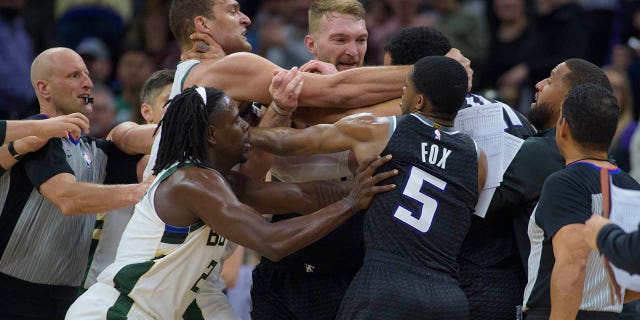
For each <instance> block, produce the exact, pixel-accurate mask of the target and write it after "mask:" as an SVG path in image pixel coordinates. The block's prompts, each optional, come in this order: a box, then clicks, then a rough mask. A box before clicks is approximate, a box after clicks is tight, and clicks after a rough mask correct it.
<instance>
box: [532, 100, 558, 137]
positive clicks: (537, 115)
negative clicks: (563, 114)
mask: <svg viewBox="0 0 640 320" xmlns="http://www.w3.org/2000/svg"><path fill="white" fill-rule="evenodd" d="M553 114H554V112H553V108H552V107H551V105H549V104H548V103H536V105H535V107H534V108H531V110H529V114H528V115H527V119H529V122H531V124H532V125H533V126H534V127H536V129H538V131H540V130H544V129H547V124H548V123H549V120H551V117H553Z"/></svg>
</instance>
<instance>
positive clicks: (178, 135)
mask: <svg viewBox="0 0 640 320" xmlns="http://www.w3.org/2000/svg"><path fill="white" fill-rule="evenodd" d="M205 91H206V93H207V104H206V105H205V104H204V100H203V99H202V97H201V96H200V94H199V93H198V92H197V91H196V86H193V87H191V88H188V89H185V90H184V91H183V92H182V93H181V94H179V95H177V96H175V98H173V99H172V100H171V102H170V104H169V106H168V108H167V111H166V112H165V114H164V116H163V117H162V120H161V121H160V123H159V124H158V128H160V127H161V126H162V136H161V138H160V146H159V148H158V157H157V160H156V163H155V165H154V167H153V173H154V174H156V175H157V174H158V173H160V172H161V171H162V170H164V169H167V168H169V167H170V166H171V165H173V164H174V163H176V162H177V163H178V167H182V166H184V164H185V163H186V162H190V163H191V164H193V165H195V166H198V167H201V168H207V167H211V164H210V162H209V159H208V148H209V147H208V145H207V142H206V139H205V135H206V132H207V129H208V127H209V117H210V115H211V114H212V113H214V112H215V111H216V109H218V105H219V104H220V103H219V102H220V100H221V99H222V98H223V97H224V92H222V91H221V90H218V89H215V88H205ZM157 130H158V129H156V131H157Z"/></svg>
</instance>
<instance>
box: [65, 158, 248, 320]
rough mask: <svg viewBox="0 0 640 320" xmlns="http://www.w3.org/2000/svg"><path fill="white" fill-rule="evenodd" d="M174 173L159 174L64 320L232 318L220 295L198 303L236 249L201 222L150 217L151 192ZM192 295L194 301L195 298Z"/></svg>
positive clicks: (152, 200)
mask: <svg viewBox="0 0 640 320" xmlns="http://www.w3.org/2000/svg"><path fill="white" fill-rule="evenodd" d="M177 170H178V167H177V165H174V166H172V167H171V168H169V169H167V170H164V171H163V172H161V173H160V174H159V175H158V178H156V180H155V181H154V182H153V184H152V186H151V187H150V188H149V191H148V192H147V194H146V195H145V196H144V198H143V199H142V200H141V201H140V203H138V204H137V205H136V208H135V212H134V214H133V216H132V217H131V221H130V222H129V224H128V225H127V228H126V229H125V231H124V234H123V236H122V240H121V241H120V246H119V247H118V254H117V256H116V261H115V262H114V263H113V264H112V265H110V266H109V267H107V268H106V269H105V270H104V272H102V273H101V274H100V276H98V283H96V284H95V285H93V286H92V287H91V288H89V290H88V291H87V292H85V293H84V294H83V295H82V296H80V298H78V300H76V302H75V303H74V304H73V305H72V306H71V308H70V309H69V312H68V313H67V319H182V318H185V319H187V318H190V317H196V318H200V319H202V318H205V319H213V318H220V319H229V318H232V319H234V318H236V317H237V316H235V315H234V314H233V313H232V312H231V311H230V306H229V305H228V303H227V300H226V298H225V297H224V296H223V295H222V294H220V298H219V299H210V298H208V299H204V301H202V300H203V299H201V297H202V295H200V294H198V293H199V291H200V288H201V287H203V285H204V283H206V282H207V278H209V277H218V276H219V273H220V270H221V267H222V261H223V260H224V259H225V258H227V257H228V256H229V255H231V253H232V252H233V250H235V247H236V245H235V244H233V243H231V242H230V241H228V240H227V239H225V238H224V237H222V236H220V235H219V234H218V233H216V232H215V231H214V230H211V228H209V227H208V226H207V225H205V224H204V223H203V222H202V221H199V222H197V223H195V224H193V225H191V226H188V227H175V226H171V225H168V224H165V223H164V222H163V221H162V220H160V218H159V217H158V215H157V214H156V211H155V207H154V195H155V191H156V189H157V187H158V185H159V184H160V182H162V181H163V180H164V179H166V178H167V177H169V176H170V175H171V174H172V173H174V172H175V171H177ZM196 297H198V299H196Z"/></svg>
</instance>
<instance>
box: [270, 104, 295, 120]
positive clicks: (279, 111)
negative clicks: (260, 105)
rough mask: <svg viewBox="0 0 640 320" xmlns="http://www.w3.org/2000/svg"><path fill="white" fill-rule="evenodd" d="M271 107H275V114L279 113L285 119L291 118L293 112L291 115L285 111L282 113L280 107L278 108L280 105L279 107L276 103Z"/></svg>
mask: <svg viewBox="0 0 640 320" xmlns="http://www.w3.org/2000/svg"><path fill="white" fill-rule="evenodd" d="M271 106H272V107H273V112H275V113H277V114H278V115H281V116H283V117H290V116H291V114H292V113H293V112H291V113H285V112H284V111H282V109H280V107H278V105H277V104H275V102H274V103H272V104H271Z"/></svg>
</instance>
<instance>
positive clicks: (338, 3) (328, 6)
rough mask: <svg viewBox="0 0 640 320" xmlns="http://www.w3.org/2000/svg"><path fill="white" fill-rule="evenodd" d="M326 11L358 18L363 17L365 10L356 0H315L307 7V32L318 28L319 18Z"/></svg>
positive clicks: (313, 32) (313, 31)
mask: <svg viewBox="0 0 640 320" xmlns="http://www.w3.org/2000/svg"><path fill="white" fill-rule="evenodd" d="M328 13H341V14H348V15H352V16H354V17H356V18H357V19H358V20H360V19H364V15H365V10H364V7H363V6H362V3H360V1H358V0H316V1H314V3H313V4H312V5H311V7H310V8H309V34H311V35H314V34H316V33H317V32H318V29H319V28H320V19H321V18H322V16H324V15H326V14H328Z"/></svg>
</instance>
